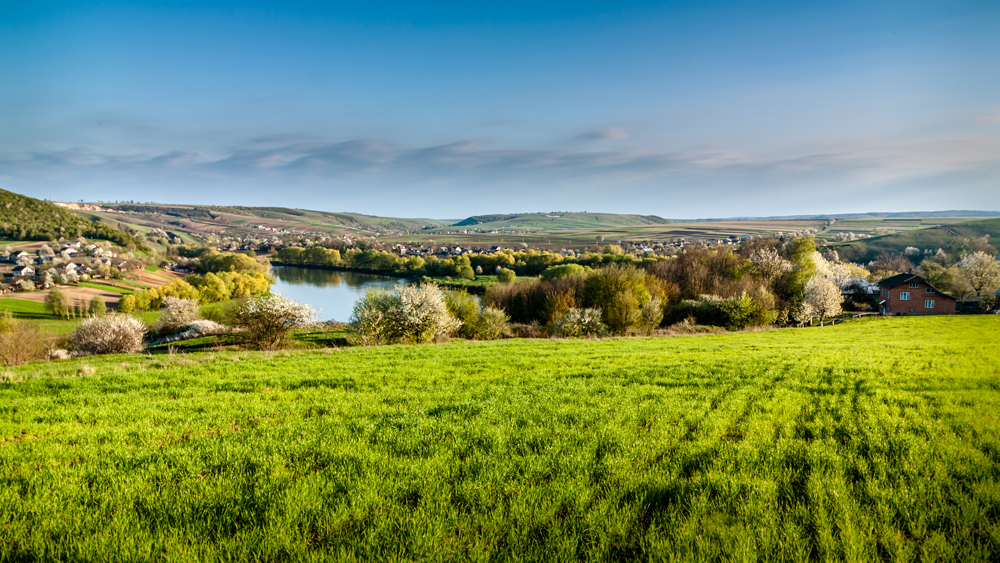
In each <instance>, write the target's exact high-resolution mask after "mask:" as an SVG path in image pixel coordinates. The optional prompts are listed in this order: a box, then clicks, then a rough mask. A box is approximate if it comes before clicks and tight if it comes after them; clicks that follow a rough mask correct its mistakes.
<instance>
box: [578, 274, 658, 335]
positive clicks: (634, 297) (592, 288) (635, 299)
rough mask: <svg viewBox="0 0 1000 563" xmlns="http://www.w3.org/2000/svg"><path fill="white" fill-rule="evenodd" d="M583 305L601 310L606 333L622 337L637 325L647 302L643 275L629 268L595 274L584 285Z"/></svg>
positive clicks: (647, 296) (647, 293)
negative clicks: (606, 328)
mask: <svg viewBox="0 0 1000 563" xmlns="http://www.w3.org/2000/svg"><path fill="white" fill-rule="evenodd" d="M583 297H584V298H583V304H584V305H585V306H588V307H593V308H596V307H601V308H602V309H603V315H604V317H603V321H604V324H606V325H607V327H608V330H610V331H611V332H613V333H615V334H625V333H626V332H628V331H629V329H630V328H632V327H634V326H635V325H636V324H638V322H639V320H640V318H641V316H640V307H642V305H643V304H645V303H646V301H648V300H649V297H650V296H649V289H647V288H646V274H645V272H644V271H642V270H639V269H637V268H636V267H635V266H632V265H625V266H619V265H615V264H613V265H611V266H608V267H606V268H601V269H600V270H597V271H595V272H594V273H593V274H591V275H590V276H589V277H587V280H586V282H584V288H583Z"/></svg>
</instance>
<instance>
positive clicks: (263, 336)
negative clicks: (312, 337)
mask: <svg viewBox="0 0 1000 563" xmlns="http://www.w3.org/2000/svg"><path fill="white" fill-rule="evenodd" d="M315 319H316V311H314V310H313V309H312V307H310V306H309V305H306V304H304V303H298V302H296V301H292V300H291V299H286V298H285V297H282V296H281V295H272V294H270V293H267V294H263V295H256V296H253V297H249V298H247V299H245V300H244V301H243V302H242V303H240V305H239V306H238V307H237V308H236V310H235V311H233V314H232V323H233V325H235V326H237V327H239V328H241V329H243V331H242V334H243V338H244V340H245V341H246V342H247V343H248V344H249V345H250V346H251V347H253V348H257V349H258V350H275V349H277V348H280V347H281V345H282V344H284V343H285V342H286V341H287V340H288V336H289V335H290V334H291V333H292V331H293V330H295V329H297V328H303V327H305V326H308V325H309V324H311V323H312V322H313V321H314V320H315Z"/></svg>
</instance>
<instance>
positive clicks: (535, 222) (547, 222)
mask: <svg viewBox="0 0 1000 563" xmlns="http://www.w3.org/2000/svg"><path fill="white" fill-rule="evenodd" d="M668 223H670V221H668V220H666V219H664V218H662V217H657V216H656V215H625V214H614V213H512V214H504V215H474V216H472V217H469V218H468V219H465V220H463V221H459V222H458V223H455V224H454V225H452V226H453V227H479V228H483V229H508V228H517V229H528V230H535V229H540V230H565V229H594V228H602V227H634V226H638V225H665V224H668Z"/></svg>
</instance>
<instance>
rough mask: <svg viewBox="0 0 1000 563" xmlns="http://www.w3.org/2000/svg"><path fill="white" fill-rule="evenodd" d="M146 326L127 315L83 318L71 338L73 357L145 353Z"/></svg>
mask: <svg viewBox="0 0 1000 563" xmlns="http://www.w3.org/2000/svg"><path fill="white" fill-rule="evenodd" d="M145 335H146V325H145V323H143V322H142V321H141V320H139V319H138V318H137V317H133V316H132V315H129V314H126V313H112V314H110V315H105V316H103V317H92V318H89V319H84V320H83V322H81V323H80V324H79V325H78V326H77V327H76V329H75V330H74V331H73V332H72V333H71V334H70V335H69V343H70V346H71V347H72V349H73V355H74V356H91V355H94V354H134V353H136V352H141V351H142V341H143V337H144V336H145Z"/></svg>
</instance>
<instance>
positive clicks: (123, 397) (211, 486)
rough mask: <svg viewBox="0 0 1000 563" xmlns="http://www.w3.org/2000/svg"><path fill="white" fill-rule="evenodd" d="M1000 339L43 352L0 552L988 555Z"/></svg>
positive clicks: (944, 324) (944, 330) (25, 415)
mask: <svg viewBox="0 0 1000 563" xmlns="http://www.w3.org/2000/svg"><path fill="white" fill-rule="evenodd" d="M998 338H1000V318H998V317H992V316H991V317H986V316H980V317H937V318H932V317H924V318H906V319H889V320H876V321H872V322H866V323H859V324H854V325H845V326H837V327H828V328H824V329H799V330H793V329H789V330H781V331H772V332H760V333H744V334H736V335H723V336H705V337H685V338H674V339H627V340H603V341H565V342H563V341H544V340H543V341H518V340H509V341H501V342H492V343H464V344H452V345H440V346H417V347H405V346H404V347H400V346H394V347H383V348H367V349H366V348H352V349H346V350H344V351H340V352H333V353H332V354H331V353H324V352H322V351H309V352H296V353H291V354H283V353H282V354H274V355H269V354H251V353H234V352H218V353H205V354H200V355H190V356H172V357H171V356H157V357H149V356H132V357H120V356H119V357H108V358H89V359H83V360H74V361H68V362H59V363H55V362H53V363H39V364H33V365H29V366H25V367H21V368H18V369H15V370H13V372H12V373H10V374H8V377H13V378H15V379H16V378H24V379H25V381H24V382H23V383H15V384H7V385H0V452H2V455H0V479H2V481H0V560H12V559H18V560H19V559H29V558H35V557H38V558H51V559H77V560H79V559H102V560H107V559H108V558H111V559H118V560H130V561H140V560H149V559H159V560H181V559H195V558H198V559H216V558H218V559H237V560H249V559H265V560H273V559H290V558H293V559H321V558H326V557H336V558H338V559H356V560H373V559H382V560H384V559H437V560H445V559H452V560H468V559H487V558H494V559H509V558H514V557H515V556H516V557H518V558H522V559H525V560H554V559H559V560H575V559H583V558H586V559H624V558H632V557H639V558H644V557H647V556H652V555H656V556H658V557H662V558H679V559H683V560H720V559H727V558H731V559H741V560H751V559H756V558H759V557H763V558H765V559H769V560H785V561H801V560H804V559H816V560H820V559H847V560H863V561H867V560H875V559H894V560H913V559H917V558H920V559H922V560H934V559H941V560H955V561H987V560H994V561H995V560H997V559H998V558H1000V486H998V479H1000V434H998V433H1000V428H998V418H997V413H998V412H1000V356H998V355H996V354H994V353H993V352H994V351H995V350H994V348H995V342H996V341H997V339H998ZM84 366H86V367H84ZM91 370H92V371H91ZM81 373H82V374H83V375H81V376H79V377H77V375H78V374H81Z"/></svg>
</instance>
